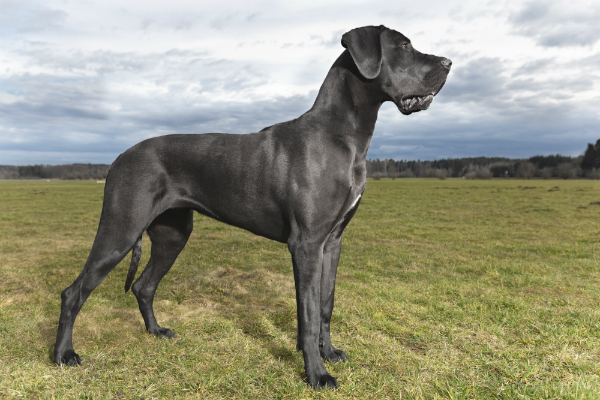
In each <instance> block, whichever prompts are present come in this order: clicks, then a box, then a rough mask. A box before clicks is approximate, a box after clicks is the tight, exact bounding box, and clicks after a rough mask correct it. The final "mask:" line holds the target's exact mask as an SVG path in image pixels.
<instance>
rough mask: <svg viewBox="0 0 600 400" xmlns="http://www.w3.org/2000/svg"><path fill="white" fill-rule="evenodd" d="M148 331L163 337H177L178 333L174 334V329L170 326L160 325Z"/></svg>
mask: <svg viewBox="0 0 600 400" xmlns="http://www.w3.org/2000/svg"><path fill="white" fill-rule="evenodd" d="M148 332H150V333H151V334H153V335H154V336H156V337H163V338H174V337H177V335H176V334H174V333H173V331H172V330H170V329H169V328H161V327H158V328H156V329H151V330H149V331H148Z"/></svg>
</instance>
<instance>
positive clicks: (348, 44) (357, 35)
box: [342, 25, 386, 79]
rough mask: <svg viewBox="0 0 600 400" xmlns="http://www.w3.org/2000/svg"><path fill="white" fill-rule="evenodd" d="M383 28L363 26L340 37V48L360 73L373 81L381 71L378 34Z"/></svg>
mask: <svg viewBox="0 0 600 400" xmlns="http://www.w3.org/2000/svg"><path fill="white" fill-rule="evenodd" d="M384 29H386V28H385V26H383V25H381V26H364V27H362V28H356V29H352V30H351V31H350V32H346V33H344V35H343V36H342V46H344V47H345V48H347V49H348V50H349V51H350V54H351V55H352V59H353V60H354V63H355V64H356V66H357V67H358V70H359V71H360V73H361V74H362V75H363V76H364V77H365V78H367V79H375V78H377V75H379V71H381V43H380V42H379V35H380V33H381V32H382V31H383V30H384Z"/></svg>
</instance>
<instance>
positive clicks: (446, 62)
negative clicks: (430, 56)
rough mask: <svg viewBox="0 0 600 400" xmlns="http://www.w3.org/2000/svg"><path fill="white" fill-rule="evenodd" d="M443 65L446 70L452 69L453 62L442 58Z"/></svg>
mask: <svg viewBox="0 0 600 400" xmlns="http://www.w3.org/2000/svg"><path fill="white" fill-rule="evenodd" d="M441 63H442V65H443V66H444V68H448V69H450V67H451V66H452V60H450V59H448V58H442V61H441Z"/></svg>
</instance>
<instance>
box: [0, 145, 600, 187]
mask: <svg viewBox="0 0 600 400" xmlns="http://www.w3.org/2000/svg"><path fill="white" fill-rule="evenodd" d="M109 167H110V165H107V164H66V165H26V166H11V165H0V179H95V180H101V179H106V176H107V175H108V169H109ZM367 176H368V177H370V178H375V179H380V178H412V177H416V178H440V179H445V178H448V177H459V178H462V177H464V178H467V179H490V178H512V177H517V178H526V179H530V178H544V179H549V178H562V179H572V178H591V179H600V139H598V141H597V142H596V144H595V145H592V144H591V143H589V144H588V146H587V149H586V151H585V153H584V154H583V155H582V156H580V157H568V156H561V155H559V154H556V155H550V156H534V157H530V158H525V159H512V158H504V157H466V158H446V159H441V160H435V161H421V160H417V161H407V160H399V161H396V160H393V159H383V160H380V159H375V160H367Z"/></svg>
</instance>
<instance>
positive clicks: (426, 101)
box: [398, 93, 434, 115]
mask: <svg viewBox="0 0 600 400" xmlns="http://www.w3.org/2000/svg"><path fill="white" fill-rule="evenodd" d="M433 96H434V94H433V93H430V94H428V95H425V96H415V95H410V96H402V99H401V100H400V102H399V103H398V109H399V110H400V112H401V113H402V114H404V115H409V114H412V113H414V112H419V111H421V110H427V109H428V108H429V106H430V105H431V103H432V102H433Z"/></svg>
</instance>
